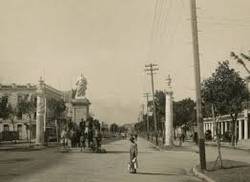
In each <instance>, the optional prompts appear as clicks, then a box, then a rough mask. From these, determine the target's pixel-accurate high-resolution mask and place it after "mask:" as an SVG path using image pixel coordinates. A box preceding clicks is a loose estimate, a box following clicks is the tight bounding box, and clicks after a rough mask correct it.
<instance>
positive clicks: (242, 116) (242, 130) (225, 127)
mask: <svg viewBox="0 0 250 182" xmlns="http://www.w3.org/2000/svg"><path fill="white" fill-rule="evenodd" d="M249 118H250V113H249V110H248V109H244V110H243V112H241V113H239V114H238V118H237V122H236V128H235V129H236V135H237V136H236V137H238V140H247V139H249V138H250V123H249ZM216 124H217V127H218V129H219V132H220V134H221V135H224V134H225V133H226V132H230V131H231V125H232V118H231V116H230V115H224V116H222V117H221V118H220V120H218V121H217V122H216ZM203 126H204V132H206V131H208V130H209V131H211V134H212V137H213V138H214V136H215V127H214V122H213V118H204V125H203Z"/></svg>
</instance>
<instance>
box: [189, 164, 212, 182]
mask: <svg viewBox="0 0 250 182" xmlns="http://www.w3.org/2000/svg"><path fill="white" fill-rule="evenodd" d="M193 173H194V175H195V176H197V177H198V178H200V179H202V180H205V181H207V182H216V181H215V180H213V179H211V178H209V177H208V176H207V175H205V174H204V173H201V172H199V171H198V170H197V168H196V167H193Z"/></svg>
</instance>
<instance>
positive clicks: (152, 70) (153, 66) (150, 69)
mask: <svg viewBox="0 0 250 182" xmlns="http://www.w3.org/2000/svg"><path fill="white" fill-rule="evenodd" d="M157 66H158V65H157V64H152V63H151V64H148V65H145V71H146V72H149V75H150V76H151V88H152V97H153V117H154V132H155V137H156V140H155V142H156V145H158V130H157V118H156V108H155V91H154V73H155V71H157V70H159V68H158V67H157Z"/></svg>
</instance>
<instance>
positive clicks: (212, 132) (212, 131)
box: [211, 123, 214, 138]
mask: <svg viewBox="0 0 250 182" xmlns="http://www.w3.org/2000/svg"><path fill="white" fill-rule="evenodd" d="M211 135H212V138H213V137H214V124H213V123H211Z"/></svg>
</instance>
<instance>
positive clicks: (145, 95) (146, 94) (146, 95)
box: [144, 93, 149, 140]
mask: <svg viewBox="0 0 250 182" xmlns="http://www.w3.org/2000/svg"><path fill="white" fill-rule="evenodd" d="M144 97H146V102H147V103H146V112H147V139H148V140H149V118H148V98H149V93H144Z"/></svg>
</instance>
